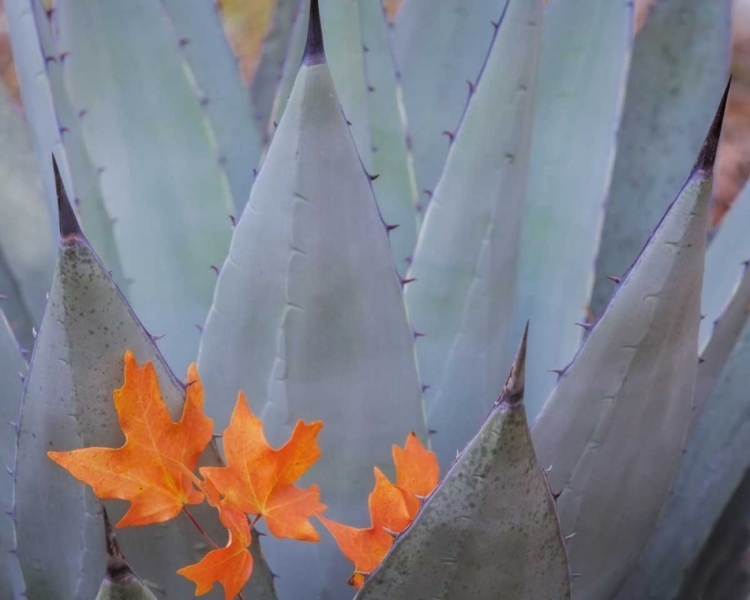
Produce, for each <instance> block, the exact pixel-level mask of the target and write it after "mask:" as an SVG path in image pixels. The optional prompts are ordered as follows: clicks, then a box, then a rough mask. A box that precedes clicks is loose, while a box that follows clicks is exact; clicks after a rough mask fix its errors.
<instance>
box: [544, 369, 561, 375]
mask: <svg viewBox="0 0 750 600" xmlns="http://www.w3.org/2000/svg"><path fill="white" fill-rule="evenodd" d="M547 373H556V374H557V375H562V374H563V373H565V369H549V370H548V371H547Z"/></svg>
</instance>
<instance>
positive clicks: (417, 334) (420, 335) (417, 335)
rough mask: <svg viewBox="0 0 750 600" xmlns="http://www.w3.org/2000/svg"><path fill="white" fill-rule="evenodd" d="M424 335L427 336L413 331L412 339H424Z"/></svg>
mask: <svg viewBox="0 0 750 600" xmlns="http://www.w3.org/2000/svg"><path fill="white" fill-rule="evenodd" d="M425 335H427V334H426V333H420V332H419V331H415V332H414V339H415V340H416V339H418V338H421V337H424V336H425Z"/></svg>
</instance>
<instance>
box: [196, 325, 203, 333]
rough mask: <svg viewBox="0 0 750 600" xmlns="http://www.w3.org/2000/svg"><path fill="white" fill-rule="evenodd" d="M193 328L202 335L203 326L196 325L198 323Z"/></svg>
mask: <svg viewBox="0 0 750 600" xmlns="http://www.w3.org/2000/svg"><path fill="white" fill-rule="evenodd" d="M195 328H196V329H197V330H198V331H200V332H201V333H203V325H198V323H196V324H195Z"/></svg>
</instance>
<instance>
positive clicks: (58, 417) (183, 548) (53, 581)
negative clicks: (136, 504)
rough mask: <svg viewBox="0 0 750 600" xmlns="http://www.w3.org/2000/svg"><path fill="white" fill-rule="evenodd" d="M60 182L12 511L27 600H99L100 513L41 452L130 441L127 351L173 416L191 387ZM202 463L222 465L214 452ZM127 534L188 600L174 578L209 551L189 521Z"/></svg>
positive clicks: (140, 555)
mask: <svg viewBox="0 0 750 600" xmlns="http://www.w3.org/2000/svg"><path fill="white" fill-rule="evenodd" d="M56 179H57V183H58V194H59V196H58V197H59V206H60V208H59V212H60V233H61V240H60V247H59V255H58V263H57V269H56V271H55V276H54V280H53V283H52V289H51V291H50V299H49V303H48V305H47V310H46V312H45V315H44V319H43V321H42V325H41V328H40V330H39V334H38V336H37V340H36V344H35V346H34V352H33V355H32V358H31V366H30V369H29V374H28V376H27V380H26V387H25V391H24V396H23V405H22V406H23V408H22V414H21V421H20V428H19V432H18V452H17V466H16V472H15V507H14V509H13V510H14V512H15V518H16V531H17V537H18V556H19V559H20V561H21V566H22V568H23V571H24V576H25V578H26V585H27V590H28V595H29V598H93V597H94V596H95V595H96V591H97V588H98V587H99V584H100V583H101V580H100V577H101V573H102V572H103V571H104V569H105V565H104V556H105V551H104V540H103V538H102V536H101V532H100V524H99V513H100V510H101V509H100V506H101V505H100V503H99V501H98V500H97V499H96V498H95V497H94V495H93V494H92V492H91V491H90V489H89V488H88V487H87V486H85V485H84V484H82V483H80V482H79V481H76V480H75V479H74V478H73V477H71V476H70V474H68V473H67V472H66V471H64V470H63V469H61V468H60V467H58V466H57V465H55V464H54V463H53V462H52V461H51V460H50V459H49V458H48V457H47V454H46V453H47V451H48V450H72V449H76V448H81V447H88V446H105V447H110V448H112V447H119V446H121V445H122V444H123V442H124V437H123V434H122V431H121V429H120V427H119V424H118V418H117V414H116V411H115V407H114V402H113V400H112V392H113V390H115V389H116V388H118V387H120V386H121V385H122V369H123V356H124V354H125V350H127V349H129V350H132V351H133V352H134V354H135V356H136V358H137V360H138V361H139V362H140V363H143V362H146V361H150V362H152V363H153V365H154V367H155V369H156V373H157V376H158V378H159V382H160V387H161V391H162V395H163V398H164V401H165V402H166V404H167V407H168V409H169V411H170V414H171V415H172V418H173V419H175V420H176V419H177V418H178V417H179V415H180V414H181V411H182V406H183V403H184V394H185V390H184V386H183V385H182V384H181V383H180V382H179V381H178V380H177V379H176V378H175V377H174V375H173V374H172V373H171V371H170V370H169V368H168V367H167V365H166V363H165V362H164V359H163V358H162V356H161V354H160V353H159V351H158V350H157V349H156V346H155V345H154V343H153V341H152V339H151V338H150V336H149V335H148V333H147V332H146V331H145V330H144V329H143V327H142V326H141V324H140V322H139V321H138V319H137V317H136V316H135V314H134V313H133V311H132V309H131V308H130V307H129V306H128V304H127V303H126V301H125V299H124V298H123V297H122V295H121V294H120V292H119V290H118V289H117V287H116V286H115V284H114V283H113V281H112V278H111V276H110V275H109V273H108V272H107V270H106V268H105V267H104V265H102V263H101V262H100V261H99V259H98V257H97V256H96V254H95V253H94V252H93V250H92V249H91V247H90V245H89V243H88V242H87V240H86V239H85V238H84V237H83V234H82V233H81V230H80V228H79V227H78V223H77V221H76V218H75V215H74V213H73V209H72V207H71V205H70V203H69V201H68V199H67V196H66V194H65V191H64V189H63V187H62V180H61V178H60V176H59V172H58V173H57V177H56ZM203 460H204V461H205V462H206V463H209V464H210V463H213V464H219V463H220V459H219V456H218V454H217V452H216V449H215V447H214V446H210V447H209V449H208V450H207V452H206V454H205V455H204V458H203ZM107 506H108V508H109V509H110V513H112V514H115V516H116V517H117V518H119V517H121V516H122V514H123V513H124V508H125V507H124V506H123V503H114V502H113V503H111V504H108V505H107ZM195 514H196V515H197V518H198V519H199V520H200V521H201V522H202V523H204V524H205V525H206V529H207V530H208V531H209V533H210V534H211V535H212V537H214V539H222V535H223V529H222V528H221V526H220V525H219V523H218V520H217V519H216V516H215V514H214V511H212V510H211V509H210V508H209V507H208V506H207V505H204V506H200V507H197V508H196V510H195ZM120 538H121V542H122V545H123V547H124V548H125V550H126V552H127V554H128V556H130V558H131V560H133V561H135V562H136V563H137V564H138V565H139V569H140V571H141V574H142V575H143V576H144V577H146V578H147V579H148V580H150V581H154V582H157V583H158V584H159V586H160V587H161V588H163V589H164V590H166V596H164V597H165V598H168V599H177V598H179V599H183V598H187V597H190V596H191V595H192V593H193V591H194V589H195V588H194V586H193V584H192V583H191V582H189V581H188V580H187V579H184V578H182V577H180V576H179V575H177V574H176V572H175V571H176V570H177V569H179V568H181V567H184V566H186V565H189V564H194V563H196V562H198V561H199V560H200V559H201V558H202V555H203V554H205V552H206V551H207V548H206V544H205V542H204V541H203V538H202V537H201V535H200V534H199V533H198V532H197V531H196V530H195V529H194V528H193V526H192V525H191V524H190V522H189V520H187V519H185V518H182V517H179V518H176V519H174V520H172V521H169V522H167V523H165V524H163V525H161V526H149V527H137V528H129V529H124V530H122V533H121V535H120ZM252 548H253V550H254V552H255V573H254V575H253V577H252V579H251V581H250V584H249V586H248V590H250V591H253V593H254V594H255V593H257V594H259V597H260V598H263V599H272V598H274V596H273V591H272V588H271V587H270V583H269V582H270V575H269V573H268V571H267V568H266V567H265V563H264V561H263V558H262V556H261V555H260V552H259V547H258V545H257V544H254V545H253V546H252ZM256 590H257V591H256ZM211 597H216V598H218V597H219V595H218V592H217V593H216V594H215V595H214V596H211ZM253 597H255V596H253Z"/></svg>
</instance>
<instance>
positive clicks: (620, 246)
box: [591, 0, 732, 315]
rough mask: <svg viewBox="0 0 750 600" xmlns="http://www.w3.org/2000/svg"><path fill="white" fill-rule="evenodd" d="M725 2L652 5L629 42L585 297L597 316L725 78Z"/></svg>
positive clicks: (684, 164) (693, 150)
mask: <svg viewBox="0 0 750 600" xmlns="http://www.w3.org/2000/svg"><path fill="white" fill-rule="evenodd" d="M731 4H732V3H731V2H730V0H716V1H714V2H705V1H704V0H662V1H660V2H656V3H655V5H654V7H653V9H652V10H651V13H650V14H649V17H648V19H647V20H646V24H645V25H644V27H643V29H641V31H640V32H639V34H638V36H637V37H636V39H635V46H634V48H633V58H632V65H631V69H630V75H629V77H628V83H627V91H626V94H625V108H624V111H623V116H622V123H621V126H620V130H619V132H618V136H617V158H616V160H615V165H614V170H613V171H612V182H611V185H610V188H609V195H608V198H607V202H606V207H607V208H606V216H605V220H604V226H603V230H602V236H601V246H600V249H599V256H598V258H597V261H596V283H595V287H594V291H593V295H592V298H591V308H592V310H593V311H594V314H597V315H598V314H600V313H601V311H602V309H603V308H604V306H605V305H606V303H607V301H608V300H609V297H610V295H611V293H612V284H611V283H610V282H608V281H607V280H606V278H607V276H620V275H621V274H622V273H623V272H625V270H626V269H627V268H628V266H629V265H630V264H631V263H632V261H633V259H634V258H635V257H636V256H637V254H638V251H639V250H640V249H641V248H642V247H643V244H644V242H645V241H646V239H647V238H648V235H649V228H650V227H652V226H653V224H654V223H655V222H656V221H657V220H658V219H659V217H660V216H661V215H662V214H663V212H664V210H665V209H666V207H667V206H668V205H669V203H670V202H671V200H672V198H674V196H675V194H676V193H677V191H678V190H679V189H680V185H681V184H682V181H683V179H684V177H685V173H687V171H688V170H689V169H690V165H691V163H692V161H693V159H694V158H695V156H696V154H697V153H698V150H699V149H700V146H701V143H702V141H703V136H704V134H705V132H706V129H707V128H708V126H709V124H710V123H711V118H712V117H713V107H715V106H716V103H717V100H718V99H719V96H720V93H719V90H720V89H722V87H723V86H724V84H725V83H726V80H727V77H728V75H729V60H730V51H731V48H730V40H731V19H730V14H731Z"/></svg>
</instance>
